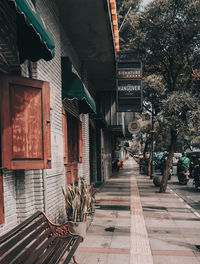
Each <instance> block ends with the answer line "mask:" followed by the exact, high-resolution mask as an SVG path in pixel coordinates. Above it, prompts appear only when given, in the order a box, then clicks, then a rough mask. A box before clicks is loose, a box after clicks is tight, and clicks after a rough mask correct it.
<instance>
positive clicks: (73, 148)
mask: <svg viewBox="0 0 200 264" xmlns="http://www.w3.org/2000/svg"><path fill="white" fill-rule="evenodd" d="M67 135H68V162H69V163H72V162H78V161H79V120H78V119H76V118H74V117H72V116H70V115H68V117H67Z"/></svg>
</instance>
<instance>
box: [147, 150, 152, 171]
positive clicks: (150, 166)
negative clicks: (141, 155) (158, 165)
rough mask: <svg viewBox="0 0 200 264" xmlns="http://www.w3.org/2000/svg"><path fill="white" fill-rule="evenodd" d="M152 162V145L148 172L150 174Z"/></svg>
mask: <svg viewBox="0 0 200 264" xmlns="http://www.w3.org/2000/svg"><path fill="white" fill-rule="evenodd" d="M151 162H152V147H151V150H150V155H149V162H148V172H147V175H148V176H150V175H151Z"/></svg>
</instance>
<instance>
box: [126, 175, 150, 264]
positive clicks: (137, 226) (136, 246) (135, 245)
mask: <svg viewBox="0 0 200 264" xmlns="http://www.w3.org/2000/svg"><path fill="white" fill-rule="evenodd" d="M130 184H131V205H130V206H131V230H130V231H131V232H130V264H144V263H145V264H153V257H152V252H151V248H150V244H149V238H148V234H147V230H146V225H145V220H144V216H143V212H142V204H141V201H140V195H139V191H138V187H137V181H136V176H135V175H132V176H131V177H130Z"/></svg>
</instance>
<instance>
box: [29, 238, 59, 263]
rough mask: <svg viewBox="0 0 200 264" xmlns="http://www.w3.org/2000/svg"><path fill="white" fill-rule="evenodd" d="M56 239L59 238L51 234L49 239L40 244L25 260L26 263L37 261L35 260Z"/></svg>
mask: <svg viewBox="0 0 200 264" xmlns="http://www.w3.org/2000/svg"><path fill="white" fill-rule="evenodd" d="M54 240H58V238H56V237H55V236H51V237H50V238H49V239H48V240H45V241H44V243H42V244H40V247H39V248H37V249H35V250H33V251H32V252H31V254H30V257H29V258H28V259H27V260H26V261H25V262H24V264H30V263H35V261H36V260H37V259H39V258H40V257H41V255H42V253H43V252H44V250H45V249H47V248H48V246H50V244H51V243H53V241H54Z"/></svg>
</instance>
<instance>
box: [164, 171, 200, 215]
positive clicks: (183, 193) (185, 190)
mask: <svg viewBox="0 0 200 264" xmlns="http://www.w3.org/2000/svg"><path fill="white" fill-rule="evenodd" d="M174 172H175V173H174V174H175V175H173V176H172V178H171V180H170V181H168V187H169V188H170V189H171V190H173V191H174V192H175V193H176V194H177V195H178V196H179V197H180V198H182V199H183V200H184V201H185V202H186V203H187V204H188V205H190V206H191V207H192V209H193V210H194V211H196V212H197V213H198V214H199V217H200V190H198V191H196V190H195V188H194V185H193V179H191V178H190V180H189V182H188V184H187V185H179V183H178V178H177V176H176V168H175V170H174Z"/></svg>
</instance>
